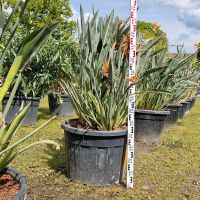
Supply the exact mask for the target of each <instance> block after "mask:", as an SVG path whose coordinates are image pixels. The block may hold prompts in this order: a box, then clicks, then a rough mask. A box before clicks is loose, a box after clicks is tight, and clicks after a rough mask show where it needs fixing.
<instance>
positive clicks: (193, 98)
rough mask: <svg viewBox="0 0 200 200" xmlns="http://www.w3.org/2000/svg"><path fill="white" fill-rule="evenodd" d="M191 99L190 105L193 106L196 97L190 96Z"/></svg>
mask: <svg viewBox="0 0 200 200" xmlns="http://www.w3.org/2000/svg"><path fill="white" fill-rule="evenodd" d="M191 100H192V105H191V107H193V106H194V105H195V102H196V97H191Z"/></svg>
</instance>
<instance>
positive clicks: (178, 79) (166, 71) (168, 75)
mask: <svg viewBox="0 0 200 200" xmlns="http://www.w3.org/2000/svg"><path fill="white" fill-rule="evenodd" d="M139 41H141V44H142V40H141V39H140V40H139ZM143 48H144V49H145V45H142V49H143ZM137 59H138V66H139V78H140V82H139V84H138V85H137V98H136V99H137V100H136V106H137V108H140V109H147V110H162V109H164V108H165V107H166V106H167V105H169V104H178V103H180V102H181V101H183V100H187V98H188V97H189V96H190V95H191V92H192V91H194V90H195V88H196V87H197V85H198V84H197V81H198V79H199V75H200V74H199V72H198V71H197V70H196V69H195V68H194V67H193V62H194V55H187V54H186V53H185V51H184V50H183V48H181V49H178V50H177V53H176V54H175V55H170V53H169V52H168V49H167V48H162V49H160V50H156V48H155V47H154V48H151V49H150V50H149V51H148V53H147V54H143V53H142V52H138V54H137ZM148 71H153V73H151V75H149V74H148V73H147V72H148ZM144 72H146V73H145V76H144V75H143V73H144Z"/></svg>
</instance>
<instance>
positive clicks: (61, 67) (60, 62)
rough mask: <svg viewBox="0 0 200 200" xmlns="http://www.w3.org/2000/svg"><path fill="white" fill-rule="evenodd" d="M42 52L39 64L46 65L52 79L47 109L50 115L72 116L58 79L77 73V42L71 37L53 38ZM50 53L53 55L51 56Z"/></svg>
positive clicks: (68, 102)
mask: <svg viewBox="0 0 200 200" xmlns="http://www.w3.org/2000/svg"><path fill="white" fill-rule="evenodd" d="M44 50H45V51H43V52H42V60H41V62H42V63H41V64H42V65H43V66H45V65H46V67H45V68H47V71H48V73H49V74H51V77H52V80H51V84H50V88H49V90H48V102H49V110H50V113H51V114H52V115H58V116H72V115H74V114H75V110H74V107H73V105H72V103H71V100H70V98H69V97H68V96H67V95H66V94H64V93H63V91H62V88H61V87H60V85H59V81H60V80H61V79H64V77H65V76H70V77H71V79H72V80H73V79H74V78H75V77H76V75H77V73H78V67H77V60H78V59H77V53H78V47H77V43H76V42H75V41H74V39H73V38H72V37H66V36H65V37H59V38H58V39H57V38H53V39H52V40H51V41H49V43H48V44H47V47H46V48H45V49H44ZM52 55H55V56H54V57H53V58H52Z"/></svg>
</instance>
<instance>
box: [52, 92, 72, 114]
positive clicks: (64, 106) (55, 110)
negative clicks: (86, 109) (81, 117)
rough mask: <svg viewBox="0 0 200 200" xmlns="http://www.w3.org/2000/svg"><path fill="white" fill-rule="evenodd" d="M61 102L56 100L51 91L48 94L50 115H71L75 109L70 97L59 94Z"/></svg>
mask: <svg viewBox="0 0 200 200" xmlns="http://www.w3.org/2000/svg"><path fill="white" fill-rule="evenodd" d="M61 98H62V101H63V102H62V103H60V102H57V99H56V97H55V95H54V94H53V93H49V94H48V102H49V110H50V113H51V115H58V116H63V117H67V116H72V115H74V113H75V109H74V107H73V105H72V103H71V101H70V98H69V97H68V96H66V95H63V94H61Z"/></svg>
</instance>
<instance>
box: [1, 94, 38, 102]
mask: <svg viewBox="0 0 200 200" xmlns="http://www.w3.org/2000/svg"><path fill="white" fill-rule="evenodd" d="M9 96H10V95H9V94H7V95H6V96H5V97H9ZM5 97H4V98H5ZM13 99H20V100H34V101H37V100H40V99H41V97H39V96H36V97H33V96H32V97H30V96H29V97H25V96H23V95H15V96H14V98H13Z"/></svg>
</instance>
